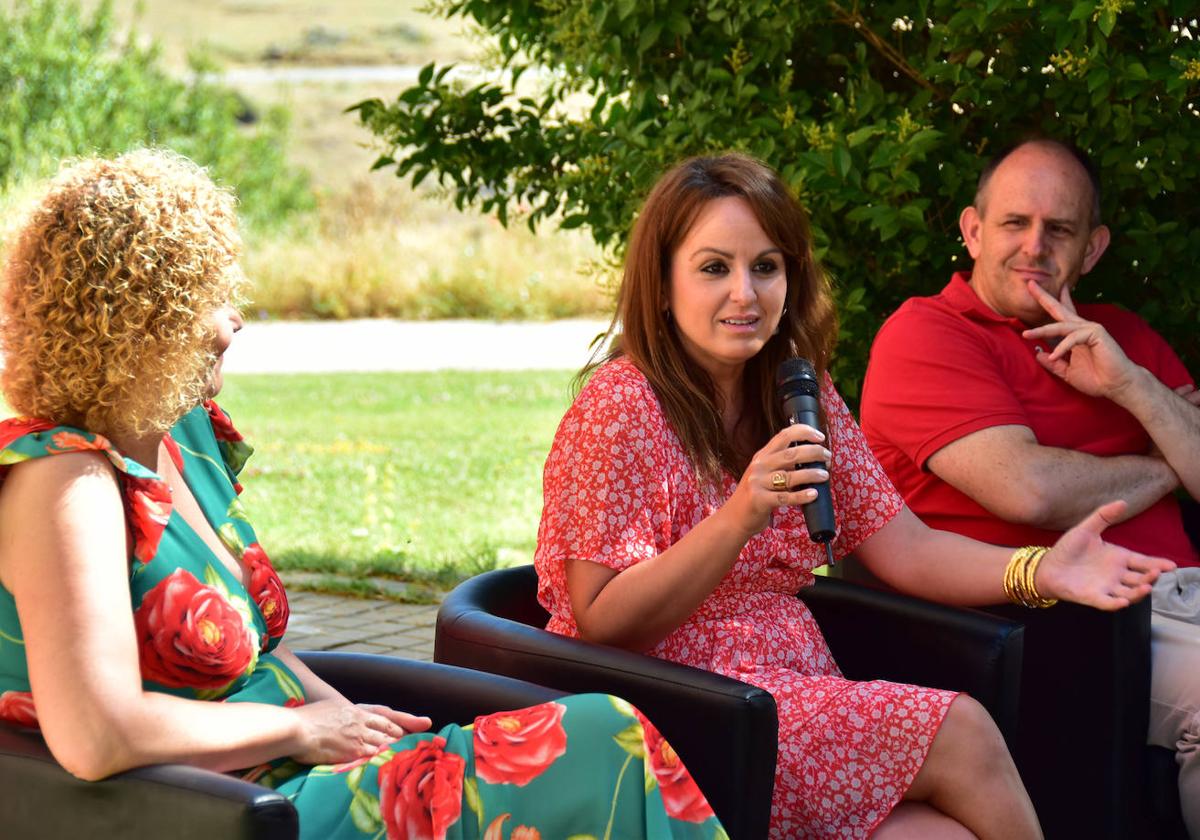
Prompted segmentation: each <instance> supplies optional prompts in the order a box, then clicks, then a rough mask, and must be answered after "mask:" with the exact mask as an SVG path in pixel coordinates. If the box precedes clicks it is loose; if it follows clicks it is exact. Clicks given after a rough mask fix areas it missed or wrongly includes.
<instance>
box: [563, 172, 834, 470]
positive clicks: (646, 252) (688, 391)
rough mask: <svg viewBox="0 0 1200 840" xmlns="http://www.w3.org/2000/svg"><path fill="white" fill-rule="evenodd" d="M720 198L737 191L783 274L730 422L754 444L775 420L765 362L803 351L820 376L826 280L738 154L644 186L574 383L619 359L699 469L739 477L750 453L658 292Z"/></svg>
mask: <svg viewBox="0 0 1200 840" xmlns="http://www.w3.org/2000/svg"><path fill="white" fill-rule="evenodd" d="M727 197H737V198H741V199H742V200H744V201H745V202H746V203H747V204H748V205H749V206H750V208H751V210H752V211H753V212H754V215H755V217H756V218H757V219H758V223H759V225H761V226H762V229H763V231H764V232H765V233H766V235H767V237H768V238H769V239H770V240H771V241H772V242H773V243H774V244H775V245H776V246H777V247H778V248H779V249H780V250H781V251H782V252H783V259H784V268H785V270H786V272H787V294H786V297H785V304H786V305H785V307H784V311H783V316H782V318H781V320H780V323H779V331H778V332H777V333H776V334H775V335H773V336H771V338H770V340H768V341H767V343H766V345H765V346H764V347H763V349H762V350H761V351H760V352H759V353H758V354H757V355H755V356H754V357H753V358H752V359H750V360H749V361H748V362H747V363H746V366H745V369H744V371H743V374H742V375H743V378H744V387H743V389H742V400H743V405H742V406H741V419H740V420H739V427H743V428H748V430H749V432H750V438H751V439H752V440H753V441H755V448H758V447H759V446H762V445H763V444H764V443H766V441H767V440H768V439H769V438H770V436H771V435H773V434H774V433H775V432H776V431H778V430H779V429H781V428H782V427H783V425H784V422H785V421H784V417H783V413H782V411H781V409H780V408H779V405H778V400H777V399H776V397H775V380H774V375H775V369H776V367H778V365H779V363H780V362H781V361H783V360H784V359H786V358H789V357H791V356H804V357H805V358H808V359H810V360H811V361H812V363H813V365H814V366H815V367H816V369H817V373H818V374H823V373H824V371H825V368H826V366H827V365H828V363H829V357H830V354H831V353H832V351H833V345H834V341H835V339H836V337H837V315H836V313H835V312H834V308H833V298H832V296H831V294H830V290H829V280H828V278H827V277H826V275H825V272H824V271H823V270H822V269H821V266H820V265H819V264H818V263H817V261H816V259H815V258H814V257H813V253H812V237H811V236H810V233H809V225H808V215H807V214H806V213H805V212H804V208H803V207H801V206H800V203H799V202H798V201H797V200H796V198H795V196H793V195H792V193H791V191H790V190H788V188H787V186H786V185H784V183H783V182H782V181H781V180H780V179H779V176H778V175H777V174H776V173H775V172H774V171H773V170H772V169H771V168H770V167H768V166H767V165H765V164H764V163H762V162H761V161H758V160H755V159H754V158H751V157H748V156H746V155H741V154H733V153H730V154H724V155H720V156H717V157H694V158H690V159H688V160H685V161H683V162H682V163H680V164H678V165H677V166H675V167H674V168H673V169H671V170H670V171H669V172H667V173H666V174H665V175H663V176H662V178H660V179H659V180H658V183H657V184H655V185H654V188H653V189H652V190H651V191H650V195H649V197H648V198H647V199H646V203H645V205H644V206H643V207H642V211H641V213H640V214H639V216H638V219H637V222H636V223H635V224H634V227H633V233H632V236H631V237H630V242H629V250H628V252H627V253H626V257H625V272H624V276H623V278H622V280H621V287H620V289H619V290H618V292H617V311H616V313H615V315H614V317H613V321H612V324H611V325H610V326H609V329H608V337H609V338H610V339H611V345H610V348H609V349H608V351H607V352H605V353H603V355H602V356H601V357H600V358H599V359H597V360H594V361H593V362H592V363H591V364H589V365H588V366H587V367H585V368H584V369H583V371H581V372H580V380H579V381H582V379H583V378H584V377H586V376H587V375H588V374H589V373H590V372H591V371H592V370H594V369H595V368H597V367H599V366H600V365H601V364H604V363H605V362H608V361H610V360H612V359H615V358H618V357H620V356H626V357H628V358H629V360H630V361H632V362H633V363H634V365H636V366H637V368H638V369H639V370H640V371H641V372H642V373H643V374H644V375H645V376H646V378H647V379H648V380H649V381H650V385H651V387H653V389H654V393H655V395H657V397H658V400H659V403H660V404H661V405H662V408H663V412H664V413H665V414H666V417H667V421H668V422H669V423H670V424H671V427H672V428H673V429H674V430H675V433H676V435H678V436H679V440H680V442H681V443H682V444H683V447H684V449H685V450H686V451H687V453H688V456H689V457H690V458H691V459H692V461H693V462H694V463H695V465H696V467H697V469H698V471H699V473H700V474H701V476H703V477H704V478H706V479H708V480H709V481H712V482H714V483H716V482H718V481H719V479H720V475H721V472H722V471H723V470H726V471H728V472H730V473H731V474H733V475H735V476H737V475H740V474H741V472H742V470H744V469H745V468H746V465H747V463H748V462H749V458H750V455H751V454H752V453H750V452H742V451H738V449H737V447H736V446H735V445H734V442H733V441H732V440H730V438H729V435H727V434H726V432H725V428H724V425H723V424H722V422H721V408H722V406H721V405H720V404H719V401H720V397H719V395H718V393H717V389H716V387H715V385H714V384H713V381H712V379H711V378H710V377H709V375H708V374H707V373H706V372H705V370H704V369H703V368H702V367H701V366H700V365H699V364H698V363H696V361H695V360H693V359H692V358H691V357H690V356H689V355H688V354H687V351H686V350H685V349H684V347H683V344H682V342H681V341H680V337H679V334H678V332H677V330H676V327H675V324H674V322H673V321H672V320H671V319H670V318H669V317H668V314H667V313H666V312H665V311H664V309H663V301H665V300H667V299H668V291H669V288H668V287H669V284H670V277H671V258H672V257H673V256H674V254H675V251H676V250H677V249H678V248H679V246H680V244H681V243H682V242H683V240H684V239H685V238H686V236H687V234H688V231H689V230H690V229H691V227H692V225H693V224H694V222H695V220H696V218H697V216H698V215H699V214H700V211H701V209H702V208H703V207H704V206H705V205H706V204H708V203H709V202H710V201H713V200H715V199H718V198H727ZM745 424H748V426H746V425H745Z"/></svg>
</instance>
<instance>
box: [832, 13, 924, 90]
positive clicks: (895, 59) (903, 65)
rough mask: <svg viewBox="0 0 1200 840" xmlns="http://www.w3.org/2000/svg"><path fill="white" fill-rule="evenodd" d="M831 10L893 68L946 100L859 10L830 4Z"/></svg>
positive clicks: (839, 21) (838, 20)
mask: <svg viewBox="0 0 1200 840" xmlns="http://www.w3.org/2000/svg"><path fill="white" fill-rule="evenodd" d="M829 8H830V9H832V10H833V13H834V20H835V21H836V22H837V23H840V24H844V25H845V26H849V27H851V28H852V29H854V30H855V31H856V32H858V34H859V35H861V36H862V38H863V40H865V41H866V42H867V43H868V44H870V45H871V46H872V47H874V48H875V51H876V52H877V53H879V54H880V55H882V56H883V57H884V58H885V59H887V61H888V62H889V63H890V64H891V65H892V66H893V67H895V68H896V69H897V70H899V71H900V72H901V73H903V74H904V75H905V76H907V77H908V78H910V79H912V80H913V81H914V82H916V83H917V84H918V85H920V86H921V87H923V88H925V89H926V90H927V91H929V92H930V93H932V94H933V95H934V96H936V97H938V98H939V99H945V98H946V97H945V94H944V93H942V91H941V90H940V89H939V88H938V87H937V86H935V85H934V84H933V83H932V82H930V81H929V80H928V79H926V78H925V77H924V76H922V75H921V74H920V73H919V72H918V71H917V68H915V67H913V66H912V65H911V64H909V63H908V61H907V60H906V59H905V58H904V56H903V55H901V54H900V53H899V52H898V51H897V50H896V48H895V47H893V46H892V45H891V44H889V43H888V42H887V41H885V40H883V39H882V38H880V37H879V36H878V35H877V34H875V32H874V30H872V29H871V27H870V26H869V25H868V24H867V21H866V19H865V18H864V17H863V16H862V14H861V13H860V12H859V11H858V9H857V8H856V9H855V10H854V11H847V10H846V9H844V8H842V7H841V6H840V5H838V4H837V3H836V2H831V3H830V4H829Z"/></svg>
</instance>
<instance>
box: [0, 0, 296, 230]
mask: <svg viewBox="0 0 1200 840" xmlns="http://www.w3.org/2000/svg"><path fill="white" fill-rule="evenodd" d="M10 5H11V6H12V8H10ZM6 9H7V11H6ZM195 69H199V68H195ZM202 78H203V77H202V76H199V75H198V76H197V80H195V81H191V82H183V81H180V80H178V79H175V78H173V77H171V76H170V75H168V74H167V72H166V71H165V70H163V69H162V68H161V66H160V62H159V56H158V52H157V50H156V48H154V47H148V48H144V47H141V46H139V45H138V44H137V41H136V38H135V36H134V35H133V34H130V35H129V37H127V38H125V39H123V40H118V38H117V37H116V33H115V31H114V21H113V16H112V13H111V9H110V8H109V4H108V3H107V2H106V3H103V4H101V6H100V7H99V8H98V9H97V10H96V11H95V12H94V13H93V14H92V15H90V16H88V15H85V14H84V13H83V12H82V11H81V10H80V8H79V6H78V4H77V3H76V2H74V0H35V2H30V3H19V4H3V5H0V189H3V188H4V187H7V186H10V185H11V184H13V183H15V182H17V181H19V180H21V179H24V178H30V177H37V176H41V175H45V174H47V173H48V172H51V171H53V169H54V167H55V166H56V165H57V162H58V161H59V160H60V159H62V158H64V157H69V156H72V155H85V154H93V153H97V154H112V153H117V152H121V151H124V150H126V149H129V148H132V147H135V146H139V145H158V146H167V147H170V148H172V149H175V150H176V151H178V152H180V153H182V154H185V155H187V156H188V157H190V158H192V159H193V160H195V161H197V162H198V163H201V164H203V165H205V166H209V167H211V169H212V172H213V174H214V175H215V177H216V178H217V179H218V180H220V181H222V182H224V183H227V184H230V185H231V186H233V187H234V188H236V189H237V191H238V194H239V196H240V197H241V201H242V212H243V216H244V217H245V218H246V220H247V221H248V222H250V223H251V224H254V225H257V226H261V227H271V226H274V225H275V224H277V223H278V222H280V221H282V220H283V219H284V218H285V217H287V216H288V215H289V214H290V213H292V212H293V211H295V210H298V209H302V208H307V207H309V206H311V203H312V198H311V195H310V191H309V189H308V185H307V179H306V178H305V176H304V175H303V174H302V173H299V172H296V171H295V170H293V169H290V168H289V167H288V166H287V164H286V162H285V159H284V156H283V142H282V141H283V137H284V134H285V129H286V119H287V118H286V113H285V112H283V111H281V110H276V111H273V112H272V113H270V114H269V115H268V116H267V119H266V120H265V121H263V122H262V123H260V124H259V125H257V126H256V127H254V128H243V127H241V126H239V123H238V117H239V115H240V114H242V113H243V112H244V111H245V106H244V104H243V103H241V102H240V101H239V100H238V98H237V96H236V95H235V94H233V93H232V92H231V91H228V90H224V89H222V88H220V87H217V86H215V85H213V84H210V83H207V82H205V81H203V80H202Z"/></svg>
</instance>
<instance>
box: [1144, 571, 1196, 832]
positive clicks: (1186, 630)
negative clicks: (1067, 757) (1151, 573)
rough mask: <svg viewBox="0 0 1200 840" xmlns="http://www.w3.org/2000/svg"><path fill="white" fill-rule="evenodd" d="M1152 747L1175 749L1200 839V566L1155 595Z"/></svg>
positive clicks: (1187, 813)
mask: <svg viewBox="0 0 1200 840" xmlns="http://www.w3.org/2000/svg"><path fill="white" fill-rule="evenodd" d="M1150 598H1151V607H1152V608H1153V614H1152V616H1151V619H1150V655H1151V663H1152V665H1151V670H1150V732H1149V734H1148V736H1147V738H1146V740H1147V742H1148V743H1151V744H1154V745H1156V746H1160V747H1167V748H1168V749H1172V750H1174V751H1175V760H1176V761H1177V762H1178V764H1179V801H1180V803H1181V804H1182V806H1183V821H1184V823H1185V824H1186V825H1187V830H1188V834H1189V835H1190V836H1191V837H1192V838H1193V840H1200V568H1188V569H1179V570H1177V571H1175V572H1169V573H1168V574H1165V575H1163V576H1162V577H1161V578H1160V579H1159V581H1158V582H1157V583H1156V584H1155V586H1154V591H1153V593H1151V596H1150Z"/></svg>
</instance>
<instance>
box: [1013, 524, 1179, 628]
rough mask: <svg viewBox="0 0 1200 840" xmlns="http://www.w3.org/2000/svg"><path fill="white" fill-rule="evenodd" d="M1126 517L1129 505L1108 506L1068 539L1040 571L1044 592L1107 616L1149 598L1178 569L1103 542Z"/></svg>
mask: <svg viewBox="0 0 1200 840" xmlns="http://www.w3.org/2000/svg"><path fill="white" fill-rule="evenodd" d="M1124 512H1125V502H1123V501H1115V502H1108V503H1107V504H1103V505H1101V506H1100V507H1098V508H1096V510H1094V511H1092V513H1091V514H1090V515H1089V516H1088V517H1087V518H1085V519H1084V520H1083V521H1082V522H1080V523H1079V524H1078V525H1076V526H1075V527H1074V528H1072V529H1071V530H1069V531H1067V532H1066V533H1065V534H1063V535H1062V537H1060V538H1059V540H1058V542H1056V543H1055V544H1054V546H1053V547H1052V548H1051V549H1050V551H1049V552H1047V553H1046V556H1045V557H1044V558H1043V559H1042V563H1041V565H1040V566H1039V567H1038V572H1037V578H1036V580H1035V583H1036V585H1037V588H1038V591H1039V592H1040V593H1041V594H1042V595H1044V596H1048V597H1051V598H1059V599H1061V600H1064V601H1074V602H1075V603H1078V604H1086V605H1088V606H1090V607H1096V608H1097V609H1101V610H1119V609H1122V608H1124V607H1127V606H1129V605H1130V604H1133V603H1136V602H1138V601H1140V600H1141V599H1143V598H1145V597H1146V596H1147V595H1149V594H1150V589H1151V587H1152V586H1153V585H1154V581H1156V580H1157V579H1158V576H1159V575H1160V574H1162V573H1163V572H1169V571H1171V570H1172V569H1174V568H1175V564H1174V563H1172V562H1171V561H1170V560H1166V559H1164V558H1162V557H1151V556H1150V555H1147V554H1141V553H1139V552H1136V551H1130V550H1129V549H1127V548H1122V547H1121V546H1118V545H1113V544H1112V543H1108V542H1105V541H1104V540H1103V539H1102V537H1101V534H1103V533H1104V529H1105V528H1107V527H1108V526H1109V525H1111V524H1113V523H1114V522H1117V521H1119V520H1120V519H1121V518H1122V515H1123V514H1124Z"/></svg>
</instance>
